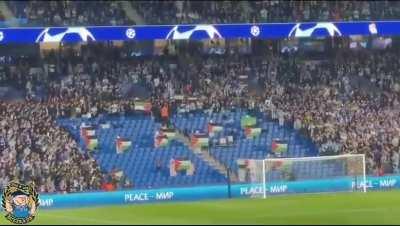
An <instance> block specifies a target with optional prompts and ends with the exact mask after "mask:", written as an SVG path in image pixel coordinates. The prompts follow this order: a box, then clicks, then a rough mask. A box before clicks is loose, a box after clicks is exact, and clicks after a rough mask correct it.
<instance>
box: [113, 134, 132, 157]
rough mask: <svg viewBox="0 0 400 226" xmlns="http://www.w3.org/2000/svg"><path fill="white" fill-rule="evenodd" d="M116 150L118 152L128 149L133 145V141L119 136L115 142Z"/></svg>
mask: <svg viewBox="0 0 400 226" xmlns="http://www.w3.org/2000/svg"><path fill="white" fill-rule="evenodd" d="M115 146H116V150H117V153H118V154H121V153H123V152H126V151H128V150H129V149H130V148H131V147H132V141H130V140H128V139H124V138H121V137H117V140H116V142H115Z"/></svg>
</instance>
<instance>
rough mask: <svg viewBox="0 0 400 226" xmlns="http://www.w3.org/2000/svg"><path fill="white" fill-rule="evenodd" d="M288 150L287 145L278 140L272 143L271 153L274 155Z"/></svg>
mask: <svg viewBox="0 0 400 226" xmlns="http://www.w3.org/2000/svg"><path fill="white" fill-rule="evenodd" d="M287 150H288V144H287V143H286V142H283V141H280V140H273V141H272V151H273V152H275V153H281V152H286V151H287Z"/></svg>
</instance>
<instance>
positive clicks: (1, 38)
mask: <svg viewBox="0 0 400 226" xmlns="http://www.w3.org/2000/svg"><path fill="white" fill-rule="evenodd" d="M3 39H4V33H3V32H2V31H0V42H1V41H3Z"/></svg>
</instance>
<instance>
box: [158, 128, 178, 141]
mask: <svg viewBox="0 0 400 226" xmlns="http://www.w3.org/2000/svg"><path fill="white" fill-rule="evenodd" d="M160 132H161V133H160V134H161V135H165V136H167V138H168V139H169V140H172V139H175V137H176V132H175V129H161V131H160Z"/></svg>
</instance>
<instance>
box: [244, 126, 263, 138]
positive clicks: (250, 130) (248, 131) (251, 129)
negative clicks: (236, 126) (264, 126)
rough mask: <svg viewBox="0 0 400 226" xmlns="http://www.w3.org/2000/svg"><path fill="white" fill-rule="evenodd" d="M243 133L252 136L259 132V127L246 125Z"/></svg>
mask: <svg viewBox="0 0 400 226" xmlns="http://www.w3.org/2000/svg"><path fill="white" fill-rule="evenodd" d="M244 133H245V135H246V137H247V138H254V137H257V136H259V135H260V134H261V128H257V127H247V128H245V129H244Z"/></svg>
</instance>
